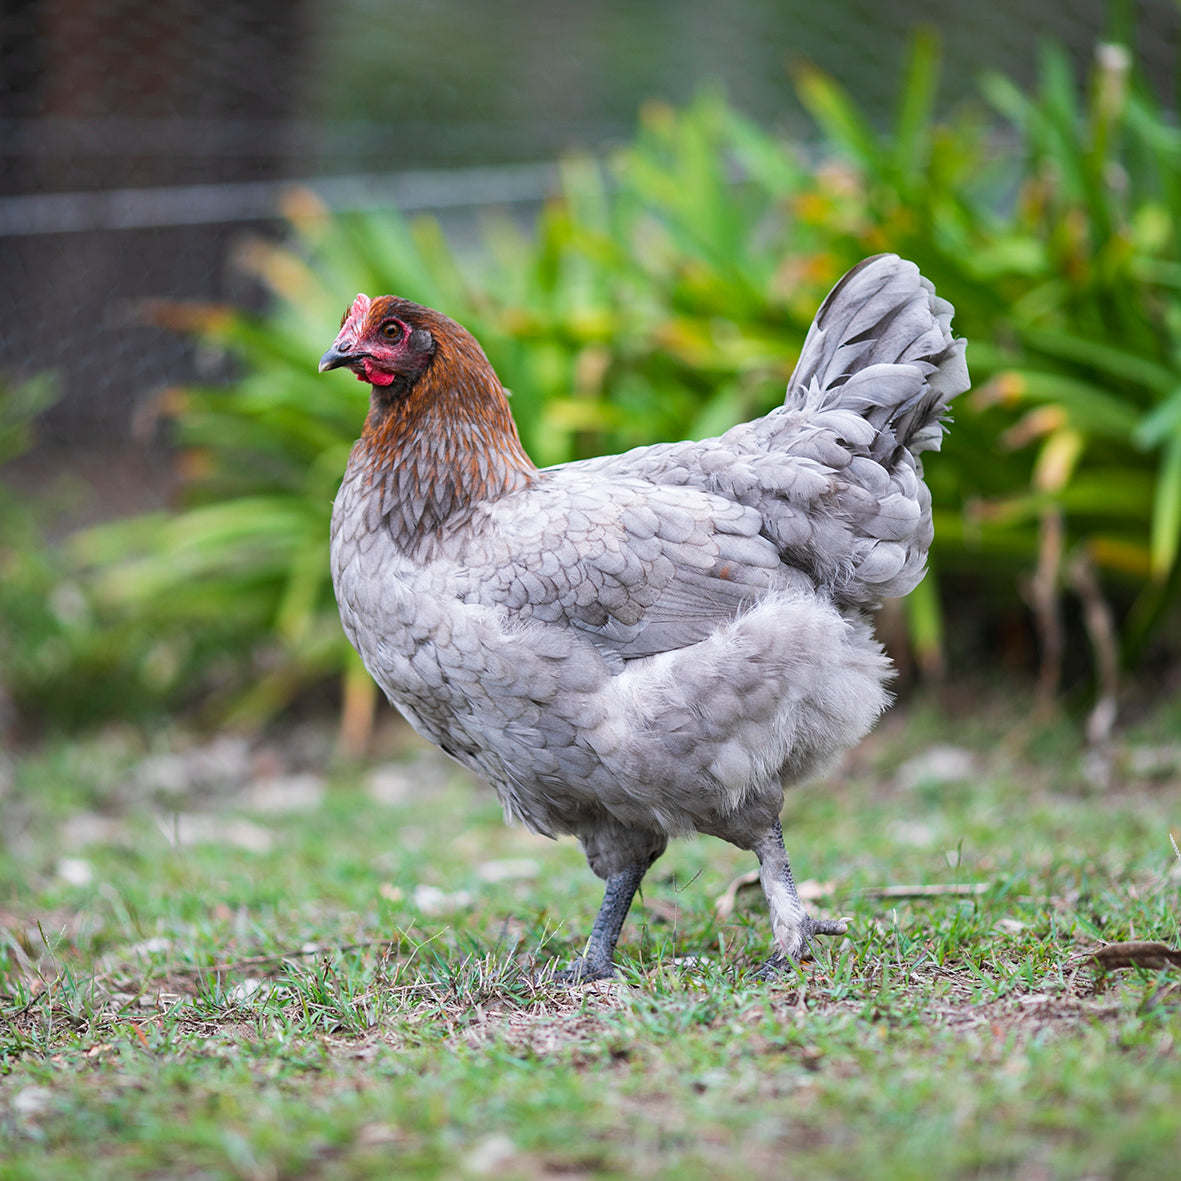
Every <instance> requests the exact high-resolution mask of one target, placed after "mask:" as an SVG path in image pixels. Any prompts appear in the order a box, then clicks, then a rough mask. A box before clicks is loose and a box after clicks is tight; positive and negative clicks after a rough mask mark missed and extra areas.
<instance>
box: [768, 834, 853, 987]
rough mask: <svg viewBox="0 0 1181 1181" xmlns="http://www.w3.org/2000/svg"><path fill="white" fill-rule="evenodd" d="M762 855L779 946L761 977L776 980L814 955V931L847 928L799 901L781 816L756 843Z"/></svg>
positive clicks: (839, 931)
mask: <svg viewBox="0 0 1181 1181" xmlns="http://www.w3.org/2000/svg"><path fill="white" fill-rule="evenodd" d="M753 851H754V853H755V855H756V856H757V857H758V859H759V881H760V882H761V883H762V887H763V893H764V894H766V896H767V905H768V907H769V908H770V910H771V929H772V931H774V933H775V941H776V942H777V943H778V944H779V948H778V950H777V951H776V952H775V953H774V954H773V955H772V956H771V958H770V959H768V960H767V962H766V963H765V964H763V966H762V967H761V968H760V969H759V972H758V976H759V979H761V980H774V979H775V978H776V977H778V976H780V975H782V974H783V972H784V971H785V970H786V969H787V968H788V967H789V966H790V965H792V964H796V963H799V962H800V960H807V959H812V958H813V949H812V937H813V936H814V935H843V934H844V933H845V931H846V930H847V929H848V928H847V926H846V924H845V923H844V922H842V921H841V920H840V919H814V918H812V917H811V916H810V915H809V914H808V912H807V911H806V910H804V904H803V903H802V902H801V901H800V896H799V893H798V892H797V891H796V883H795V879H794V878H793V877H792V874H791V864H790V862H789V861H788V859H787V850H786V849H785V848H784V845H783V827H782V825H781V824H780V822H779V821H778V820H776V821H775V823H774V824H773V825H772V826H771V827H770V828H769V829H767V830H766V832H764V833H763V835H762V836H761V837H759V839H758V840H757V841H755V843H754V845H753Z"/></svg>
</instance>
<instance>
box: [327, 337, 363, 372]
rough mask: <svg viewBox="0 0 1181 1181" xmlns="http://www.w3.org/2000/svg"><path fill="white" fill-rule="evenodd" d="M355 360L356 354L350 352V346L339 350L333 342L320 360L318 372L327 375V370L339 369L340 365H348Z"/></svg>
mask: <svg viewBox="0 0 1181 1181" xmlns="http://www.w3.org/2000/svg"><path fill="white" fill-rule="evenodd" d="M356 359H357V354H356V353H354V352H353V351H352V346H351V345H347V346H346V347H345V348H344V349H341V348H339V347H338V344H337V342H335V341H334V342H333V345H332V347H331V348H330V349H329V350H328V351H327V352H326V353H325V354H324V355H323V356H322V357H321V358H320V368H319V372H320V373H327V372H328V370H329V369H339V368H340V367H341V366H342V365H348V364H350V363H351V362H353V361H356Z"/></svg>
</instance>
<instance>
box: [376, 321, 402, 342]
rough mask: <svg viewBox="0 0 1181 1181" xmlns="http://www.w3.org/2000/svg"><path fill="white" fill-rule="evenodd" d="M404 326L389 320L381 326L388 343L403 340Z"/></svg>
mask: <svg viewBox="0 0 1181 1181" xmlns="http://www.w3.org/2000/svg"><path fill="white" fill-rule="evenodd" d="M402 331H403V329H402V325H401V324H400V323H399V322H398V321H397V320H387V321H386V322H385V323H384V324H383V325H382V326H381V334H382V336H384V337H385V338H386V340H388V341H398V340H401V339H402Z"/></svg>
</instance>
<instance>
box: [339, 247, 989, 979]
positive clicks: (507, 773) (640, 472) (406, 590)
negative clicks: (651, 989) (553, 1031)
mask: <svg viewBox="0 0 1181 1181" xmlns="http://www.w3.org/2000/svg"><path fill="white" fill-rule="evenodd" d="M951 316H952V308H951V305H950V304H948V303H947V302H946V301H944V300H942V299H940V298H938V297H937V296H936V295H935V292H934V288H933V287H932V285H931V284H930V283H929V282H928V281H927V280H926V279H924V278H922V276H921V275H920V274H919V272H918V269H917V268H916V267H915V266H914V264H913V263H909V262H905V261H903V260H901V259H899V258H897V257H896V256H894V255H880V256H878V257H875V258H871V259H867V260H866V261H864V262H862V263H861V264H859V265H858V266H856V267H854V268H853V270H851V271H850V272H849V273H848V274H847V275H845V277H844V278H843V279H841V280H840V282H839V283H838V284H837V285H836V287H835V288H833V290H832V292H831V293H830V294H829V296H828V297H827V299H826V300H825V301H824V304H823V305H822V307H821V308H820V311H819V312H818V313H817V316H816V320H815V322H814V323H813V325H812V328H811V330H810V331H809V333H808V336H807V339H806V340H805V342H804V346H803V350H802V353H801V356H800V360H799V364H798V365H797V367H796V369H795V372H794V373H793V375H792V377H791V380H790V382H789V383H788V388H787V399H786V404H785V405H784V406H781V407H778V408H776V409H775V410H773V411H772V412H771V413H770V414H768V415H767V416H766V417H764V418H760V419H756V420H755V421H754V422H749V423H744V424H742V425H740V426H736V427H734V428H733V429H732V430H729V431H727V432H726V433H725V434H723V435H721V436H720V437H719V438H715V439H706V440H704V441H702V442H684V443H666V444H658V445H655V446H650V447H639V448H636V449H635V450H633V451H628V452H626V453H625V454H622V455H614V456H610V457H605V458H601V459H593V460H586V461H581V462H577V463H567V464H562V465H560V466H557V467H552V468H546V469H542V470H539V469H538V468H537V467H535V466H534V465H533V463H532V462H531V461H530V460H529V457H528V456H527V455H526V454H525V452H524V450H523V449H522V447H521V443H520V440H519V438H518V435H517V430H516V427H515V425H514V423H513V420H512V417H511V415H510V414H509V408H508V403H507V401H506V396H505V391H504V389H503V388H502V386H501V384H500V381H499V379H498V378H497V376H496V373H495V372H494V371H493V369H492V367H491V365H490V364H489V362H488V360H487V358H486V357H485V356H484V353H483V351H482V350H481V348H480V346H479V344H477V343H476V341H475V339H474V338H473V337H472V336H471V335H470V334H469V333H468V332H467V331H466V330H465V329H463V328H462V327H460V325H458V324H456V323H455V322H454V321H452V320H449V319H448V318H447V317H446V316H444V315H441V314H440V313H439V312H435V311H431V310H430V309H429V308H425V307H421V306H419V305H417V304H414V303H410V302H409V301H408V300H404V299H398V298H396V297H394V296H389V295H387V296H382V297H380V298H377V299H370V298H368V297H367V296H365V295H358V296H357V297H356V299H355V300H354V301H353V304H352V306H351V307H350V308H349V309H348V311H347V312H346V313H345V316H344V318H343V320H342V322H341V330H340V333H339V335H338V336H337V338H336V340H335V342H334V343H333V345H332V347H331V348H330V349H329V350H328V351H327V352H326V353H325V354H324V356H323V358H322V359H321V361H320V371H321V372H323V371H325V370H328V369H335V368H338V367H340V366H346V367H348V368H350V369H351V370H352V371H353V372H354V373H355V374H356V376H357V377H358V378H359V379H360V380H361V381H364V382H368V383H369V384H370V386H371V387H372V389H371V395H370V405H369V413H368V417H367V419H366V421H365V428H364V432H363V434H362V436H361V439H360V441H359V442H358V443H357V445H356V446H355V447H354V449H353V452H352V456H351V458H350V460H349V464H348V470H347V471H346V472H345V476H344V482H343V484H342V485H341V489H340V493H339V495H338V496H337V498H336V504H335V510H334V512H333V518H332V578H333V584H334V586H335V589H336V597H337V601H338V603H339V606H340V614H341V620H342V622H343V624H344V629H345V632H346V633H347V635H348V638H349V640H350V641H351V642H352V644H353V646H354V647H355V648H356V649H357V651H358V652H359V653H360V655H361V658H362V659H363V660H364V662H365V666H366V667H367V668H368V670H369V672H370V673H371V674H372V675H373V677H374V678H375V680H376V681H377V682H378V684H379V685H380V686H381V688H382V689H383V690H384V691H385V693H386V695H387V696H388V697H389V699H390V701H392V702H393V703H394V705H396V706H397V707H398V709H400V710H401V711H402V713H403V714H404V715H405V716H406V717H407V718H408V719H409V721H410V723H411V724H412V725H413V726H414V728H415V729H416V730H417V731H418V732H419V733H420V734H422V735H424V736H425V737H426V738H428V739H429V740H430V741H431V742H433V743H435V744H436V745H437V746H439V747H441V748H442V749H443V750H444V751H446V752H447V754H449V755H450V756H452V757H453V758H455V759H457V760H458V761H459V762H460V763H462V764H464V765H465V766H467V767H469V768H471V769H472V770H473V771H475V772H476V773H477V774H478V775H480V776H482V777H483V778H484V779H486V780H488V781H489V782H490V783H491V784H492V785H493V786H494V787H495V789H496V791H497V793H498V795H499V797H500V800H501V802H502V804H503V805H504V811H505V816H506V819H507V820H510V821H519V822H521V823H523V824H525V825H527V826H528V827H529V828H531V829H532V830H534V831H536V832H540V833H545V834H546V835H548V836H557V835H559V834H562V833H571V834H573V835H574V836H576V837H578V839H579V841H580V842H581V844H582V847H583V850H584V852H585V854H586V858H587V861H588V862H589V863H590V867H591V869H592V870H593V871H594V872H595V873H596V874H598V875H599V877H601V878H604V879H605V880H606V891H605V894H604V898H603V904H602V907H601V908H600V910H599V914H598V917H597V918H596V920H595V923H594V926H593V929H592V931H591V935H590V939H589V941H588V943H587V945H586V949H585V952H584V954H583V955H582V956H581V957H579V958H578V959H577V960H576V961H575V962H574V964H573V966H572V967H571V968H569V969H568V970H567V971H566V972H565V973H563V976H564V977H565V978H566V979H568V980H589V979H597V978H600V977H605V976H610V975H612V974H613V970H614V969H613V965H612V957H613V955H614V951H615V945H616V942H617V940H618V938H619V933H620V929H621V928H622V926H623V921H624V918H625V916H626V915H627V912H628V909H629V907H630V906H631V902H632V899H633V897H634V895H635V893H636V890H637V889H638V887H639V885H640V880H641V879H642V878H643V876H644V873H645V871H646V870H647V869H648V867H649V866H650V865H651V864H652V862H653V861H655V860H656V858H657V857H659V856H660V854H661V853H662V852H663V851H664V849H665V846H666V844H667V842H668V839H669V837H673V836H681V835H685V834H689V833H693V832H699V833H708V834H710V835H712V836H716V837H721V838H722V839H723V840H726V841H729V842H730V843H731V844H734V845H737V846H738V847H739V848H742V849H749V850H751V851H752V852H754V853H755V854H756V855H757V857H758V859H759V863H760V880H761V882H762V886H763V889H764V892H765V893H766V896H767V902H768V904H769V907H770V914H771V925H772V930H773V932H774V936H775V940H776V944H777V949H776V951H775V953H774V954H773V955H772V957H771V959H770V960H769V961H768V962H767V964H766V965H765V966H764V969H763V971H764V974H766V975H774V974H775V973H776V972H777V971H779V970H781V969H783V968H784V967H786V966H787V965H788V964H789V962H791V961H795V960H798V959H800V958H803V957H805V956H807V955H808V954H810V951H811V946H812V938H813V936H815V935H818V934H840V933H843V931H844V926H843V925H842V924H841V923H839V922H823V921H817V920H815V919H813V918H811V917H810V916H809V915H808V914H807V913H806V911H805V910H804V907H803V906H802V905H801V903H800V900H799V897H798V895H797V892H796V888H795V884H794V882H793V880H792V873H791V867H790V865H789V863H788V859H787V853H786V851H785V849H784V845H783V836H782V832H781V829H780V823H779V813H780V810H781V808H782V806H783V791H784V783H785V782H795V781H797V780H799V779H801V778H803V777H805V776H807V775H809V774H811V773H813V772H814V771H815V770H817V769H818V768H820V767H821V766H823V765H824V764H825V763H826V762H827V761H828V760H830V759H831V758H832V757H833V756H834V755H835V754H837V753H838V752H840V751H841V750H843V749H844V748H846V747H848V746H850V745H852V744H853V743H854V742H856V741H857V740H858V739H859V738H861V737H862V736H863V735H864V734H865V733H866V731H868V730H869V728H870V727H871V726H872V724H873V722H874V721H875V719H876V718H877V716H878V714H879V713H880V712H881V710H882V709H883V708H884V707H885V705H886V704H887V700H888V696H887V693H886V691H885V689H884V687H883V686H884V683H885V681H886V680H887V678H888V676H889V671H890V670H889V663H888V661H887V659H886V657H885V655H884V654H883V652H882V650H881V648H880V646H879V645H878V643H877V642H876V641H875V639H874V638H873V635H872V631H871V627H870V623H869V619H868V612H869V611H870V610H872V609H873V608H874V607H875V606H876V605H877V603H878V602H879V601H880V600H881V599H882V598H884V597H887V596H896V595H904V594H906V593H907V592H908V591H909V590H911V589H912V588H913V587H914V586H915V585H916V584H917V583H918V582H919V581H920V580H921V578H922V576H923V568H924V563H925V559H926V553H927V549H928V547H929V545H930V542H931V537H932V526H931V510H930V495H929V493H928V491H927V488H926V486H925V485H924V483H923V481H922V469H921V465H920V463H919V460H918V458H917V457H918V455H919V453H921V452H922V451H925V450H930V449H936V448H938V446H939V444H940V441H941V438H942V434H943V427H942V424H941V420H942V418H943V416H944V413H945V410H946V406H947V403H948V401H949V400H950V399H951V398H953V397H954V396H955V395H956V394H958V393H960V392H962V391H963V390H965V389H967V387H968V373H967V367H966V365H965V362H964V341H962V340H953V339H952V336H951V332H950V321H951Z"/></svg>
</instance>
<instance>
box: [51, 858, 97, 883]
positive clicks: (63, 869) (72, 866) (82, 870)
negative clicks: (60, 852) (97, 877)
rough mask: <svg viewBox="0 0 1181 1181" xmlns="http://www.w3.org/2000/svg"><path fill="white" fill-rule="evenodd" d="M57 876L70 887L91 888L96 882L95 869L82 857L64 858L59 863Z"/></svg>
mask: <svg viewBox="0 0 1181 1181" xmlns="http://www.w3.org/2000/svg"><path fill="white" fill-rule="evenodd" d="M57 876H58V877H59V878H61V880H62V881H63V882H65V883H66V884H67V885H70V886H89V885H90V883H91V882H93V881H94V867H93V866H92V865H91V864H90V862H89V861H86V860H85V859H84V858H82V857H63V858H62V859H61V860H60V861H59V862H58V863H57Z"/></svg>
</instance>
